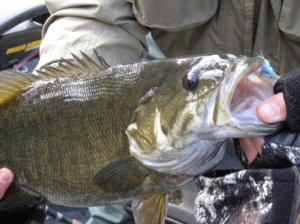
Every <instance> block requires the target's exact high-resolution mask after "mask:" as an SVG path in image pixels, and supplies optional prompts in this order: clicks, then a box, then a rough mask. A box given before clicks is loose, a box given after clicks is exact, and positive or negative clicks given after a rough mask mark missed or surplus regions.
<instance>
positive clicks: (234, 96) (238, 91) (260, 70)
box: [221, 58, 279, 127]
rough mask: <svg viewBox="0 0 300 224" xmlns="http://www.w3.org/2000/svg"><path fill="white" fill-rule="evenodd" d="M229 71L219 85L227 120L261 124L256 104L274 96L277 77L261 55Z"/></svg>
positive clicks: (249, 124) (238, 123) (245, 123)
mask: <svg viewBox="0 0 300 224" xmlns="http://www.w3.org/2000/svg"><path fill="white" fill-rule="evenodd" d="M230 70H231V71H229V72H228V76H227V77H226V78H225V84H224V85H223V86H222V87H221V88H223V91H224V92H225V94H223V97H222V98H223V102H224V103H225V104H227V106H226V111H227V113H228V116H229V117H230V120H231V121H233V122H234V125H236V126H238V127H241V126H244V127H245V126H251V127H252V126H254V125H257V124H260V125H261V124H263V123H262V122H261V121H260V120H259V119H258V117H257V115H256V107H257V106H258V104H259V103H261V102H262V101H264V100H265V99H267V98H269V97H270V96H272V95H274V93H273V87H274V84H275V82H276V81H277V79H278V78H279V76H277V75H276V73H275V72H274V70H273V68H272V67H271V66H270V64H269V62H268V61H267V60H265V59H263V58H256V60H254V59H249V60H247V61H246V62H244V63H237V64H234V65H233V66H232V67H231V68H230ZM223 91H221V92H223Z"/></svg>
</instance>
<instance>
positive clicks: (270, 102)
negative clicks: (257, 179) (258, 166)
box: [240, 93, 287, 163]
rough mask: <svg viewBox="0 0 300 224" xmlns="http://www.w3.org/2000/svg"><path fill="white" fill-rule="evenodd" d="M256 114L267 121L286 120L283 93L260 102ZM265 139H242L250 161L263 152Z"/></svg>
mask: <svg viewBox="0 0 300 224" xmlns="http://www.w3.org/2000/svg"><path fill="white" fill-rule="evenodd" d="M256 114H257V116H258V118H259V119H260V120H261V121H263V122H266V123H275V122H280V121H285V120H286V116H287V112H286V105H285V101H284V97H283V94H282V93H277V94H275V95H274V96H271V97H270V98H268V99H266V100H265V101H263V102H262V103H260V104H259V105H258V107H257V108H256ZM263 141H264V138H263V137H256V138H241V139H240V146H241V148H242V149H243V152H244V155H245V156H246V158H247V160H248V162H249V163H251V162H252V161H253V160H254V159H255V157H256V156H257V154H258V153H259V154H261V152H262V143H263Z"/></svg>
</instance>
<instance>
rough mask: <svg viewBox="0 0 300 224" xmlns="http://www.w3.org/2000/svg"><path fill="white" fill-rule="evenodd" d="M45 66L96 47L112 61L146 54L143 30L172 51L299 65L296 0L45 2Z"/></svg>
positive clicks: (282, 67) (281, 67)
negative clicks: (240, 56) (260, 58)
mask: <svg viewBox="0 0 300 224" xmlns="http://www.w3.org/2000/svg"><path fill="white" fill-rule="evenodd" d="M46 3H47V6H48V9H49V11H50V13H51V17H50V18H49V20H48V21H47V22H46V24H45V27H44V31H43V35H44V41H43V43H42V46H41V61H40V64H39V66H40V65H41V64H44V63H48V62H52V61H54V60H57V59H59V58H60V57H70V52H73V53H77V52H78V51H80V50H81V51H84V52H88V51H90V50H91V49H92V48H96V49H97V50H98V51H99V53H100V54H101V55H103V57H104V58H105V59H106V60H107V61H108V63H109V64H111V65H115V64H126V63H132V62H136V61H138V60H140V59H141V58H142V57H144V56H145V55H146V54H147V46H146V40H145V35H146V34H147V33H148V32H151V34H152V36H153V39H154V40H155V41H156V43H157V45H158V46H159V48H160V49H161V51H162V52H163V53H164V54H165V55H166V56H167V57H178V56H187V55H198V54H223V53H231V54H236V55H247V56H256V55H258V54H262V55H263V56H264V57H265V58H267V59H269V60H270V61H271V63H272V65H273V66H274V67H275V69H276V70H277V72H278V73H279V74H282V73H284V72H288V71H289V70H291V69H294V68H297V67H300V54H299V52H300V25H299V22H298V21H300V13H299V12H297V10H298V9H300V1H299V0H249V1H236V0H219V1H218V0H210V1H207V0H164V1H161V0H127V1H126V0H84V1H83V0H81V1H80V0H64V1H61V0H46Z"/></svg>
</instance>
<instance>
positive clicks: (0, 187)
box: [0, 168, 14, 199]
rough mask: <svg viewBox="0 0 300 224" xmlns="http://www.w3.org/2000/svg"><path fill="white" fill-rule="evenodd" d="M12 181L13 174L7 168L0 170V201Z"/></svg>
mask: <svg viewBox="0 0 300 224" xmlns="http://www.w3.org/2000/svg"><path fill="white" fill-rule="evenodd" d="M13 179H14V174H13V172H12V171H10V170H9V169H7V168H2V169H0V199H1V198H2V197H3V195H4V194H5V191H6V190H7V188H8V187H9V186H10V184H11V183H12V181H13Z"/></svg>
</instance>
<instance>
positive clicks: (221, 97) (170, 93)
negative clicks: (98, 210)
mask: <svg viewBox="0 0 300 224" xmlns="http://www.w3.org/2000/svg"><path fill="white" fill-rule="evenodd" d="M38 73H39V75H26V76H24V75H20V74H16V73H12V72H1V73H0V127H1V128H0V166H1V167H9V168H10V169H12V170H13V172H14V173H15V176H16V178H15V182H14V184H13V185H12V186H11V187H10V189H9V190H8V192H7V194H6V195H5V196H4V198H3V199H2V200H0V208H11V207H16V206H29V205H33V204H36V203H40V202H41V201H43V200H49V201H51V202H53V203H57V204H62V205H69V206H96V205H101V204H108V203H117V202H121V201H125V200H134V203H133V204H134V206H133V209H134V215H135V219H136V221H137V222H138V223H161V222H163V219H164V216H165V214H166V205H167V195H169V194H172V192H174V191H175V190H176V189H178V188H180V187H181V186H182V185H184V184H185V183H187V182H188V181H190V180H192V179H193V177H194V176H195V175H200V174H202V173H205V172H206V171H209V170H211V169H213V168H214V167H215V166H216V165H217V164H218V163H219V162H220V161H221V159H222V157H223V154H224V150H225V147H226V145H225V140H226V139H228V138H238V137H250V136H251V137H252V136H261V135H267V134H271V133H273V132H275V131H276V130H277V129H278V128H279V125H278V124H264V123H262V122H260V121H259V120H258V118H257V117H256V113H255V108H256V105H257V104H258V103H259V102H261V101H262V100H264V99H266V98H267V97H269V96H271V95H273V85H274V83H275V82H276V80H277V78H278V77H277V75H276V74H275V73H274V71H273V70H272V68H271V67H270V65H269V63H268V61H266V60H265V59H263V58H261V57H256V58H247V57H235V56H233V55H224V56H218V55H211V56H199V57H193V58H182V59H164V60H159V61H152V62H144V63H136V64H131V65H118V66H113V67H108V66H107V64H106V63H105V61H104V60H103V59H102V58H101V57H99V58H98V59H97V60H91V59H90V58H89V57H88V56H87V55H86V54H84V53H82V58H79V57H77V56H75V55H74V60H73V61H67V60H63V59H62V60H61V61H60V62H59V66H58V68H55V67H51V66H44V68H43V71H40V72H38ZM150 204H154V208H155V209H153V210H151V211H150V208H149V207H150V206H149V205H150Z"/></svg>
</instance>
